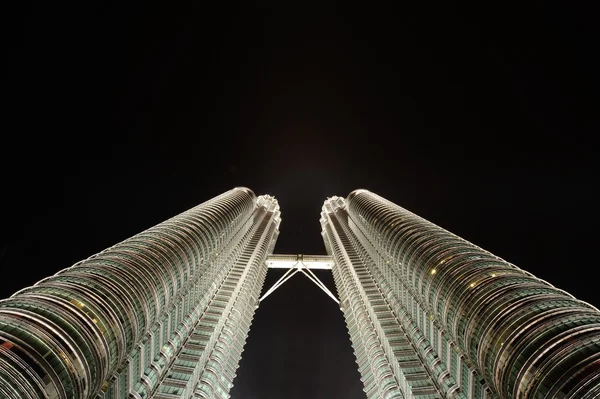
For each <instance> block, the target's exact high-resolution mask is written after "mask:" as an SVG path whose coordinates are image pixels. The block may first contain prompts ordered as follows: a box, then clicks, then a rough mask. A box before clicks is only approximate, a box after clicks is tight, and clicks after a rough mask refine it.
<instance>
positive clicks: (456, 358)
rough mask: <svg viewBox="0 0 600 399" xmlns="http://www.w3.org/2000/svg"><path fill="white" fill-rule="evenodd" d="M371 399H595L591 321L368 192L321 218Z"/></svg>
mask: <svg viewBox="0 0 600 399" xmlns="http://www.w3.org/2000/svg"><path fill="white" fill-rule="evenodd" d="M321 226H322V235H323V239H324V242H325V246H326V248H327V252H328V253H329V254H330V255H332V256H333V259H334V266H333V269H332V271H333V275H334V281H335V284H336V287H337V290H338V294H339V300H340V305H341V308H342V311H343V313H344V317H345V319H346V322H347V327H348V331H349V333H350V338H351V341H352V345H353V347H354V352H355V356H356V361H357V363H358V366H359V371H360V373H361V376H362V381H363V384H364V390H365V392H366V394H367V397H368V398H369V399H370V398H419V399H426V398H427V399H433V398H503V399H529V398H535V399H538V398H539V399H542V398H547V399H550V398H586V399H591V398H598V397H600V312H599V311H598V310H597V309H596V308H594V307H593V306H591V305H589V304H587V303H585V302H582V301H580V300H577V299H575V298H574V297H573V296H571V295H569V294H568V293H566V292H564V291H562V290H560V289H557V288H555V287H553V286H552V285H550V284H548V283H547V282H545V281H543V280H540V279H538V278H536V277H534V276H533V275H531V274H530V273H527V272H526V271H523V270H521V269H519V268H517V267H516V266H514V265H512V264H510V263H508V262H506V261H504V260H502V259H500V258H498V257H497V256H494V255H492V254H491V253H489V252H487V251H485V250H483V249H481V248H479V247H477V246H475V245H473V244H471V243H469V242H468V241H466V240H464V239H461V238H460V237H457V236H456V235H454V234H452V233H450V232H448V231H446V230H444V229H442V228H440V227H438V226H436V225H434V224H433V223H430V222H428V221H426V220H424V219H422V218H420V217H418V216H417V215H415V214H413V213H411V212H409V211H407V210H405V209H403V208H401V207H399V206H398V205H395V204H393V203H392V202H390V201H388V200H386V199H384V198H382V197H380V196H378V195H376V194H374V193H371V192H369V191H367V190H355V191H353V192H352V193H350V194H349V195H348V197H347V198H341V197H331V198H329V199H327V201H325V204H324V205H323V209H322V213H321Z"/></svg>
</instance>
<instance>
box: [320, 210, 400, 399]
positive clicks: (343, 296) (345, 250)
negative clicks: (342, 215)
mask: <svg viewBox="0 0 600 399" xmlns="http://www.w3.org/2000/svg"><path fill="white" fill-rule="evenodd" d="M329 217H330V219H329V220H330V221H331V223H328V222H325V219H327V216H326V215H324V217H323V219H324V221H323V222H322V226H323V231H324V235H323V237H324V239H325V242H326V247H327V248H328V249H329V250H332V255H333V256H334V259H335V260H336V266H335V267H334V268H333V270H332V271H333V275H334V280H335V282H336V287H337V288H338V292H339V293H340V300H341V303H342V304H343V307H344V315H345V317H346V321H347V325H348V330H349V332H350V336H351V339H352V343H353V346H354V348H355V355H356V358H357V363H358V365H359V372H360V373H361V376H362V378H361V380H362V381H363V383H364V386H365V388H364V390H365V392H366V394H367V397H368V398H390V399H391V398H397V397H402V394H401V393H400V391H399V389H398V382H397V380H396V379H395V378H394V373H393V372H392V366H391V364H390V363H391V362H390V358H389V354H388V352H389V350H386V349H390V348H389V343H388V342H387V341H384V342H381V341H380V339H383V340H385V339H386V337H385V336H384V335H383V334H382V333H381V334H377V332H376V331H375V330H376V329H378V330H380V329H381V328H380V325H379V320H378V319H377V317H376V315H375V313H374V312H372V311H371V312H369V311H368V310H369V309H371V304H370V301H369V299H368V297H367V295H366V293H365V292H364V289H363V286H362V284H361V283H360V281H358V277H357V276H355V274H354V273H353V272H352V271H351V267H354V268H357V267H358V266H359V265H357V264H354V263H353V264H352V266H351V265H348V264H347V261H346V256H349V257H350V258H352V257H355V256H357V254H356V253H355V252H354V251H353V247H352V246H351V245H350V242H349V241H348V240H349V239H348V237H346V236H345V232H344V231H343V229H342V227H341V225H340V223H341V222H340V221H339V220H338V218H337V215H336V214H335V213H333V212H332V213H330V214H329ZM334 229H335V231H334ZM335 237H337V238H338V239H339V240H340V242H338V240H336V238H335ZM346 241H347V242H346ZM371 310H372V309H371ZM375 324H376V325H377V327H376V325H375Z"/></svg>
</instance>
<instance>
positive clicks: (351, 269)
mask: <svg viewBox="0 0 600 399" xmlns="http://www.w3.org/2000/svg"><path fill="white" fill-rule="evenodd" d="M280 221H281V218H280V211H279V205H278V203H277V200H276V199H275V198H274V197H272V196H269V195H261V196H258V197H257V196H256V195H255V194H254V193H253V192H252V191H251V190H249V189H247V188H243V187H237V188H234V189H232V190H230V191H228V192H225V193H223V194H221V195H219V196H217V197H215V198H213V199H211V200H209V201H207V202H205V203H203V204H201V205H198V206H197V207H195V208H192V209H190V210H188V211H186V212H184V213H182V214H180V215H177V216H175V217H173V218H171V219H169V220H167V221H165V222H163V223H161V224H159V225H157V226H155V227H152V228H150V229H148V230H146V231H143V232H141V233H139V234H137V235H135V236H133V237H131V238H129V239H127V240H125V241H123V242H121V243H118V244H116V245H114V246H112V247H110V248H108V249H106V250H104V251H102V252H100V253H98V254H96V255H93V256H91V257H90V258H88V259H86V260H83V261H81V262H78V263H76V264H75V265H73V266H71V267H69V268H67V269H64V270H61V271H60V272H58V273H56V274H55V275H54V276H51V277H48V278H46V279H44V280H42V281H40V282H38V283H37V284H35V285H34V286H32V287H27V288H25V289H22V290H21V291H19V292H17V293H15V294H14V295H13V296H11V297H10V298H8V299H5V300H2V301H0V398H11V399H22V398H30V399H34V398H35V399H37V398H47V399H54V398H60V399H67V398H75V399H78V398H116V399H124V398H156V399H172V398H227V397H229V391H230V389H231V387H232V386H233V382H234V378H235V375H236V369H237V367H238V363H239V360H240V358H241V355H242V351H243V347H244V344H245V340H246V337H247V335H248V331H249V328H250V323H251V321H252V317H253V315H254V311H255V309H256V307H257V306H258V305H259V303H260V299H261V297H260V293H261V291H262V286H263V282H264V280H265V276H266V273H267V269H268V268H269V267H272V266H273V265H275V264H278V265H282V264H286V261H290V260H292V261H291V262H288V263H289V268H290V269H294V270H295V271H296V272H298V271H302V272H304V273H305V274H307V276H309V277H310V275H311V274H312V272H310V269H311V267H317V266H315V265H317V264H321V265H325V266H324V268H330V269H331V270H332V273H333V277H334V281H335V285H336V288H337V294H338V295H337V298H335V296H334V295H333V294H331V293H329V294H330V296H332V298H333V299H334V300H336V301H339V304H340V308H341V310H342V312H343V314H344V317H345V319H346V323H347V327H348V331H349V335H350V340H351V343H352V346H353V348H354V353H355V356H356V362H357V364H358V368H359V371H360V374H361V376H362V378H361V379H362V382H363V384H364V391H365V393H366V397H367V398H369V399H370V398H407V399H408V398H418V399H434V398H465V399H467V398H503V399H517V398H519V399H526V398H540V399H541V398H597V397H600V312H599V311H598V310H597V309H596V308H594V307H593V306H591V305H589V304H587V303H585V302H582V301H580V300H577V299H575V298H574V297H573V296H571V295H569V294H568V293H566V292H564V291H561V290H559V289H557V288H555V287H553V286H552V285H550V284H548V283H546V282H545V281H542V280H540V279H538V278H536V277H534V276H532V275H531V274H529V273H527V272H525V271H523V270H521V269H519V268H517V267H516V266H514V265H512V264H510V263H508V262H506V261H504V260H502V259H500V258H498V257H496V256H494V255H492V254H491V253H489V252H487V251H485V250H483V249H481V248H479V247H477V246H475V245H473V244H471V243H469V242H467V241H465V240H463V239H461V238H459V237H457V236H455V235H453V234H451V233H449V232H448V231H446V230H444V229H442V228H440V227H438V226H436V225H434V224H432V223H430V222H428V221H426V220H424V219H422V218H420V217H418V216H416V215H415V214H413V213H411V212H409V211H407V210H405V209H403V208H401V207H399V206H398V205H395V204H393V203H392V202H390V201H388V200H386V199H384V198H382V197H380V196H378V195H376V194H374V193H371V192H369V191H367V190H355V191H353V192H352V193H350V194H349V195H348V196H347V197H346V198H342V197H330V198H328V199H327V200H326V201H325V203H324V205H323V208H322V212H321V218H320V222H321V226H322V236H323V241H324V243H325V248H326V250H327V254H328V255H329V256H313V257H308V256H304V257H301V256H296V255H295V256H294V257H291V256H287V257H286V256H281V255H279V256H278V255H273V250H274V247H275V243H276V240H277V236H278V235H279V224H280ZM311 262H312V263H311ZM311 265H313V266H311ZM311 279H312V277H311ZM314 281H315V283H317V284H319V283H320V282H319V281H318V279H316V277H315V280H314ZM275 288H277V287H274V288H273V289H275ZM322 288H323V289H324V290H326V288H325V287H322ZM271 291H272V290H269V291H268V292H267V294H268V293H270V292H271ZM263 296H264V295H263ZM343 338H344V337H340V339H343Z"/></svg>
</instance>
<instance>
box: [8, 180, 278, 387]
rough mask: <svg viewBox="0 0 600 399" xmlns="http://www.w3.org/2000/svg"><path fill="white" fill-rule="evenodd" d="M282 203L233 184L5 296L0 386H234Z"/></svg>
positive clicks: (276, 231)
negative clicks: (185, 209) (208, 198)
mask: <svg viewBox="0 0 600 399" xmlns="http://www.w3.org/2000/svg"><path fill="white" fill-rule="evenodd" d="M279 215H280V212H279V205H278V204H277V201H276V200H275V199H274V198H273V197H270V196H260V197H258V198H257V197H256V196H255V194H254V193H253V192H252V191H251V190H249V189H247V188H243V187H239V188H235V189H233V190H230V191H228V192H226V193H224V194H222V195H219V196H217V197H215V198H213V199H211V200H209V201H207V202H205V203H203V204H201V205H198V206H197V207H195V208H192V209H190V210H188V211H186V212H184V213H182V214H180V215H178V216H175V217H173V218H171V219H169V220H167V221H165V222H163V223H160V224H159V225H157V226H155V227H152V228H150V229H148V230H146V231H144V232H142V233H139V234H137V235H135V236H133V237H131V238H129V239H127V240H125V241H123V242H121V243H118V244H116V245H114V246H112V247H110V248H108V249H106V250H104V251H102V252H100V253H99V254H96V255H93V256H91V257H90V258H88V259H86V260H83V261H81V262H78V263H76V264H75V265H73V266H72V267H70V268H67V269H64V270H62V271H60V272H58V273H57V274H56V275H54V276H52V277H48V278H46V279H44V280H42V281H40V282H38V283H37V284H35V285H34V286H32V287H28V288H25V289H23V290H21V291H19V292H17V293H16V294H14V295H13V296H11V297H10V298H9V299H6V300H3V301H0V397H2V398H11V399H13V398H14V399H23V398H50V399H54V398H61V399H63V398H64V399H67V398H77V399H84V398H115V399H124V398H150V397H152V398H156V399H159V398H160V399H167V398H183V397H185V398H189V397H192V396H193V397H197V398H215V397H219V398H220V397H228V392H229V389H230V388H231V386H232V381H233V378H234V376H235V370H236V368H237V364H238V362H239V359H240V356H241V352H242V348H243V345H244V342H245V339H246V336H247V333H248V329H249V326H250V322H251V320H252V316H253V314H254V309H255V306H256V304H257V301H258V294H259V293H260V289H261V287H262V283H263V280H264V277H265V274H266V271H267V266H266V263H265V261H266V257H267V255H268V254H269V253H271V252H272V251H273V247H274V245H275V241H276V239H277V235H278V228H279V223H280V220H281V219H280V217H279Z"/></svg>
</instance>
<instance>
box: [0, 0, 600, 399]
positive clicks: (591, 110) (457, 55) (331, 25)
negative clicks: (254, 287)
mask: <svg viewBox="0 0 600 399" xmlns="http://www.w3.org/2000/svg"><path fill="white" fill-rule="evenodd" d="M272 3H273V4H267V3H266V2H265V3H263V2H261V3H260V4H255V5H250V2H246V5H245V6H238V5H236V4H234V3H223V4H222V7H221V8H220V9H217V6H215V5H212V6H210V8H209V7H208V6H207V4H208V2H202V1H196V2H194V3H192V4H189V3H183V2H163V3H162V4H158V2H156V3H154V2H148V1H147V2H133V1H131V2H129V1H125V2H108V1H95V2H77V3H75V2H73V3H71V4H67V3H66V2H58V3H57V2H44V3H41V4H29V3H27V2H20V3H19V4H18V5H17V6H16V8H15V9H14V10H5V12H4V13H3V14H4V15H3V20H4V23H3V24H4V27H7V28H8V29H7V31H6V33H5V34H4V35H3V36H4V46H3V49H4V51H3V53H4V55H5V56H6V60H5V65H6V67H7V68H6V71H5V72H4V74H3V82H2V96H3V97H4V101H3V102H4V104H5V105H4V106H3V108H2V120H3V124H2V125H3V127H2V131H3V133H2V139H1V141H0V157H1V159H2V160H1V161H0V162H1V166H2V185H1V186H0V193H1V194H2V195H1V198H2V207H1V209H2V219H1V229H0V232H1V234H2V236H1V238H2V241H1V242H0V275H1V276H2V277H1V279H0V282H1V284H0V291H1V292H0V294H1V295H0V296H1V297H7V296H9V295H10V294H12V293H13V292H14V291H16V290H18V289H20V288H23V287H25V286H28V285H32V284H34V283H35V282H36V281H38V280H40V279H41V278H43V277H46V276H49V275H51V274H53V273H55V272H56V271H58V270H60V269H62V268H65V267H68V266H70V265H71V264H73V263H74V262H76V261H78V260H80V259H82V258H85V257H88V256H89V255H92V254H93V253H96V252H98V251H100V250H102V249H104V248H106V247H108V246H110V245H112V244H114V243H116V242H118V241H120V240H123V239H125V238H127V237H130V236H131V235H133V234H135V233H137V232H140V231H141V230H143V229H146V228H148V227H151V226H153V225H155V224H157V223H159V222H161V221H163V220H165V219H167V218H168V217H170V216H173V215H175V214H177V213H179V212H182V211H184V210H186V209H188V208H190V207H192V206H194V205H196V204H198V203H200V202H203V201H205V200H207V199H209V198H211V197H214V196H215V195H218V194H220V193H222V192H224V191H226V190H228V189H231V188H233V187H235V186H247V187H250V188H251V189H253V190H254V191H255V192H256V193H257V194H271V195H274V196H275V197H276V198H277V199H278V200H279V204H280V206H281V210H282V218H283V222H282V224H281V235H280V238H279V241H278V244H277V247H276V249H275V252H277V253H309V254H310V253H317V254H320V253H324V251H325V250H324V247H323V243H322V241H321V236H320V226H319V223H318V220H319V212H320V209H321V205H322V203H323V201H324V200H325V198H326V197H328V196H333V195H339V196H346V195H347V194H348V193H349V192H350V191H352V190H353V189H356V188H366V189H369V190H371V191H373V192H375V193H377V194H380V195H382V196H383V197H386V198H388V199H389V200H391V201H393V202H395V203H397V204H399V205H401V206H403V207H405V208H407V209H409V210H411V211H413V212H415V213H417V214H418V215H420V216H423V217H425V218H426V219H428V220H430V221H432V222H434V223H436V224H438V225H440V226H442V227H444V228H446V229H448V230H450V231H451V232H453V233H456V234H458V235H460V236H462V237H463V238H466V239H468V240H469V241H472V242H473V243H475V244H477V245H479V246H481V247H483V248H485V249H487V250H489V251H491V252H493V253H494V254H496V255H498V256H500V257H502V258H504V259H506V260H508V261H510V262H512V263H514V264H516V265H518V266H520V267H521V268H523V269H526V270H528V271H530V272H532V273H533V274H535V275H536V276H538V277H540V278H543V279H545V280H547V281H549V282H550V283H552V284H554V285H556V286H557V287H559V288H561V289H564V290H567V291H569V292H571V293H572V294H574V295H575V296H576V297H578V298H580V299H582V300H585V301H588V302H590V303H592V304H593V305H595V306H600V296H599V294H598V288H597V287H598V279H597V277H598V274H599V273H598V271H597V270H598V265H597V259H596V254H595V248H597V246H598V244H597V240H598V232H597V231H598V230H597V227H596V226H597V225H598V222H599V218H598V211H597V195H596V189H597V186H598V181H597V171H596V163H597V158H598V147H597V146H596V141H595V137H594V136H595V135H596V134H598V132H600V130H599V129H598V123H597V120H598V105H599V104H598V103H599V101H598V92H599V90H598V89H599V85H598V81H597V78H596V75H597V73H598V72H597V71H598V70H600V68H599V67H600V65H599V64H598V62H597V60H596V57H597V43H598V41H597V32H596V29H597V26H598V25H597V21H596V20H595V18H594V17H593V15H596V14H593V13H592V12H591V10H586V9H584V8H575V7H579V6H574V5H573V4H570V5H569V6H567V5H566V3H564V2H562V3H561V2H544V3H545V4H542V2H521V4H519V5H518V6H510V5H509V4H508V3H498V2H495V3H489V2H478V3H477V4H476V5H474V4H470V5H468V4H466V3H465V4H463V3H454V2H447V1H446V2H442V1H440V2H398V3H399V5H397V6H396V7H395V8H392V7H381V6H375V5H367V4H370V3H361V4H360V5H358V6H356V7H354V6H352V5H351V4H350V2H346V3H347V4H345V3H343V2H340V4H338V5H335V4H332V3H329V2H315V3H314V4H313V3H310V2H298V3H297V4H295V5H294V4H293V3H292V2H272ZM488 3H489V4H488ZM573 3H575V2H573ZM283 4H285V5H283ZM481 4H486V5H485V6H483V5H481ZM18 7H20V8H18ZM567 7H571V8H567ZM17 8H18V9H17ZM277 277H278V275H277V273H276V272H273V271H271V272H269V275H268V277H267V281H266V283H265V289H266V288H268V287H269V286H270V285H271V284H272V283H273V281H275V280H276V279H277ZM320 277H322V278H323V279H324V280H325V281H326V283H327V284H329V285H330V286H331V287H333V282H332V279H331V277H330V275H328V274H327V273H321V274H320ZM235 384H236V385H235V387H234V389H233V391H232V397H233V398H234V399H239V398H244V399H251V398H303V399H305V398H345V399H353V398H363V397H364V394H363V393H362V391H361V389H362V384H361V382H360V380H359V374H358V372H357V371H356V367H355V363H354V357H353V354H352V349H351V347H350V342H349V337H348V334H347V332H346V328H345V324H344V322H343V317H342V315H341V313H340V312H339V309H338V308H337V306H336V305H335V303H333V301H331V300H330V299H329V298H327V297H326V296H325V294H323V293H322V292H321V291H319V290H318V289H317V288H316V287H315V286H313V285H312V284H311V283H310V282H309V281H308V280H307V279H306V278H305V277H303V276H300V275H298V276H295V277H294V278H293V279H292V280H290V281H289V283H287V284H286V285H284V286H283V287H282V288H281V289H280V290H279V291H277V292H275V293H274V294H273V295H272V296H270V297H269V298H268V299H266V300H265V302H263V304H262V305H261V307H260V308H259V309H258V310H257V313H256V316H255V319H254V323H253V325H252V328H251V330H250V335H249V338H248V341H247V345H246V348H245V352H244V354H243V359H242V362H241V367H240V369H239V370H238V378H237V379H236V381H235Z"/></svg>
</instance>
